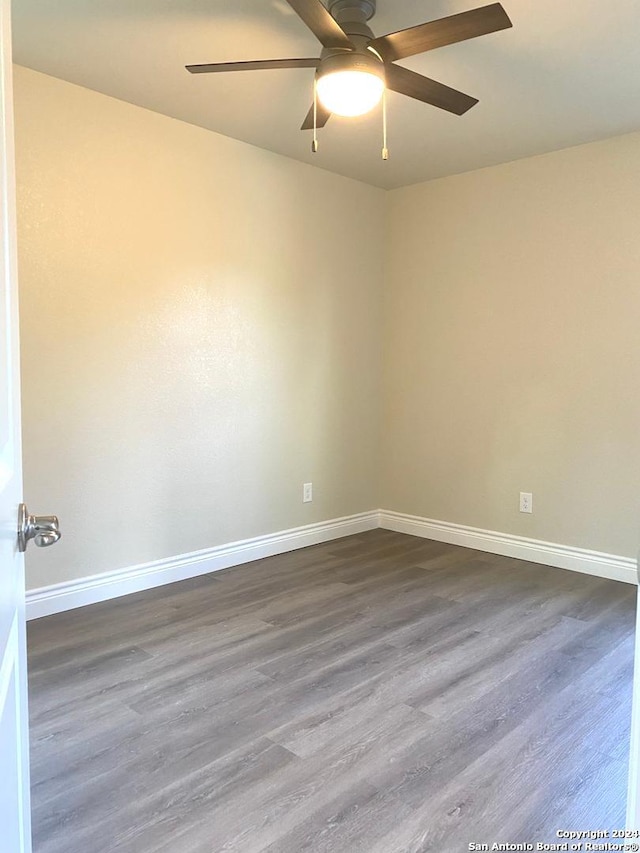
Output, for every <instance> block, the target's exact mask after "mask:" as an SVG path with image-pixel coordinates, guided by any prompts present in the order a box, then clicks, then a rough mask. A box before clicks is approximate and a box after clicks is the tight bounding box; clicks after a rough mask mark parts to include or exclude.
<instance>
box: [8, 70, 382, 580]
mask: <svg viewBox="0 0 640 853" xmlns="http://www.w3.org/2000/svg"><path fill="white" fill-rule="evenodd" d="M15 83H16V92H15V101H16V127H17V130H16V134H17V158H18V160H17V166H18V206H19V261H20V290H21V316H22V329H21V334H22V367H23V409H24V412H23V420H24V459H25V495H26V500H27V501H28V504H29V507H30V509H31V510H32V511H37V512H56V513H58V514H59V515H60V517H61V519H62V525H63V529H64V537H63V539H62V541H61V542H60V543H59V544H58V545H57V546H56V548H55V549H51V550H50V551H47V552H44V551H43V552H39V551H36V550H35V549H34V551H32V552H31V553H30V554H29V560H28V585H29V587H31V588H33V587H38V586H41V585H46V584H50V583H55V582H58V581H64V580H69V579H73V578H78V577H81V576H84V575H88V574H94V573H98V572H102V571H107V570H112V569H116V568H119V567H124V566H130V565H134V564H136V563H140V562H144V561H148V560H152V559H156V558H162V557H168V556H172V555H176V554H181V553H185V552H189V551H193V550H196V549H199V548H205V547H208V546H212V545H216V544H219V543H224V542H229V541H233V540H236V539H240V538H245V537H250V536H255V535H258V534H263V533H271V532H275V531H277V530H280V529H284V528H289V527H293V526H297V525H302V524H307V523H311V522H314V521H318V520H323V519H327V518H333V517H337V516H342V515H346V514H350V513H355V512H359V511H363V510H369V509H372V508H375V507H377V506H378V504H379V496H378V492H377V472H376V466H375V464H374V463H375V460H376V459H377V456H378V453H377V430H378V423H379V417H378V411H377V405H378V399H379V395H378V387H377V386H378V376H379V373H380V370H379V364H378V359H379V353H380V348H379V337H380V329H379V322H380V317H379V309H380V292H379V290H380V285H381V255H382V245H383V241H382V237H383V230H382V229H383V214H384V201H385V196H384V193H383V192H382V191H380V190H376V189H373V188H371V187H367V186H365V185H363V184H358V183H356V182H353V181H349V180H347V179H344V178H340V177H337V176H335V175H332V174H329V173H327V172H323V171H320V170H319V169H314V168H311V167H308V166H304V165H302V164H299V163H296V162H293V161H290V160H287V159H285V158H283V157H279V156H276V155H273V154H270V153H267V152H265V151H262V150H259V149H256V148H253V147H251V146H248V145H245V144H243V143H239V142H236V141H234V140H230V139H226V138H224V137H221V136H218V135H216V134H213V133H210V132H208V131H205V130H202V129H200V128H196V127H193V126H190V125H187V124H183V123H181V122H178V121H175V120H172V119H169V118H166V117H164V116H160V115H157V114H155V113H152V112H148V111H145V110H143V109H140V108H138V107H134V106H130V105H128V104H125V103H122V102H120V101H117V100H113V99H111V98H108V97H105V96H103V95H99V94H96V93H93V92H90V91H88V90H86V89H82V88H79V87H77V86H73V85H71V84H68V83H65V82H61V81H59V80H55V79H53V78H50V77H46V76H44V75H41V74H37V73H35V72H32V71H28V70H26V69H22V68H17V69H16V77H15ZM306 481H313V485H314V501H313V503H312V504H304V505H303V504H302V502H301V498H302V483H303V482H306Z"/></svg>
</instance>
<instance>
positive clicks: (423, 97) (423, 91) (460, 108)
mask: <svg viewBox="0 0 640 853" xmlns="http://www.w3.org/2000/svg"><path fill="white" fill-rule="evenodd" d="M386 75H387V88H388V89H391V90H392V91H394V92H399V93H400V94H401V95H408V96H409V97H410V98H416V99H417V100H418V101H424V103H425V104H431V105H432V106H434V107H439V108H440V109H441V110H447V111H448V112H450V113H455V115H457V116H461V115H462V114H463V113H466V112H467V110H470V109H471V107H473V106H475V105H476V104H477V103H478V99H477V98H472V97H471V96H470V95H465V94H464V92H458V90H457V89H451V88H449V86H445V85H444V83H438V82H437V81H436V80H431V79H430V78H429V77H423V76H422V74H416V73H415V71H409V69H408V68H402V67H401V66H400V65H387V66H386Z"/></svg>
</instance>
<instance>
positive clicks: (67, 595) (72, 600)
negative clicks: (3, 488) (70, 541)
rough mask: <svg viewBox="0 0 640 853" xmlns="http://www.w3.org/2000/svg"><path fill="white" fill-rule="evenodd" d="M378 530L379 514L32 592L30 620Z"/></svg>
mask: <svg viewBox="0 0 640 853" xmlns="http://www.w3.org/2000/svg"><path fill="white" fill-rule="evenodd" d="M376 527H378V511H377V510H372V511H371V512H361V513H358V514H357V515H349V516H346V517H344V518H335V519H332V520H331V521H321V522H318V523H317V524H308V525H305V526H304V527H294V528H292V529H291V530H282V531H280V532H278V533H271V534H269V535H267V536H255V537H254V538H253V539H243V540H241V541H239V542H231V543H229V544H227V545H219V546H217V547H215V548H206V549H204V550H203V551H193V552H192V553H190V554H182V555H180V556H178V557H169V558H167V559H165V560H154V561H153V562H151V563H143V564H141V565H139V566H131V567H129V568H126V569H118V570H117V571H114V572H106V573H104V574H100V575H92V576H91V577H84V578H81V579H80V580H75V581H68V582H66V583H58V584H52V585H51V586H46V587H41V588H40V589H32V590H30V591H28V592H27V619H39V618H40V617H42V616H51V615H52V614H53V613H61V612H62V611H64V610H73V609H74V608H75V607H84V605H86V604H96V603H97V602H99V601H107V600H108V599H111V598H118V597H119V596H121V595H129V593H132V592H140V591H141V590H145V589H152V588H153V587H156V586H162V585H163V584H168V583H174V582H175V581H181V580H185V579H186V578H193V577H197V576H198V575H206V574H209V572H217V571H220V570H221V569H228V568H230V567H231V566H239V565H241V564H242V563H249V562H251V561H252V560H260V559H262V558H263V557H272V556H274V555H275V554H284V553H285V552H287V551H295V550H296V549H297V548H306V547H307V546H308V545H318V544H319V543H320V542H328V541H330V540H332V539H340V538H342V537H343V536H352V535H353V534H354V533H364V532H365V531H367V530H374V529H375V528H376Z"/></svg>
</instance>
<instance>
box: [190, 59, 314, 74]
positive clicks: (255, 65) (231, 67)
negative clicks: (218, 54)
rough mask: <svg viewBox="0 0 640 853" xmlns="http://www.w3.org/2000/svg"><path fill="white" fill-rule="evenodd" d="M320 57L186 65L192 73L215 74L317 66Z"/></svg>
mask: <svg viewBox="0 0 640 853" xmlns="http://www.w3.org/2000/svg"><path fill="white" fill-rule="evenodd" d="M319 62H320V60H319V59H257V60H255V61H254V62H214V63H210V64H207V65H186V66H185V67H186V69H187V71H190V72H191V73H192V74H213V73H215V72H217V71H266V70H268V69H272V68H317V67H318V64H319Z"/></svg>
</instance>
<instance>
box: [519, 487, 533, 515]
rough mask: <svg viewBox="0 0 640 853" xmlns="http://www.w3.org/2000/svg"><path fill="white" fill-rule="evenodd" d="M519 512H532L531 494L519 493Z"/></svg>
mask: <svg viewBox="0 0 640 853" xmlns="http://www.w3.org/2000/svg"><path fill="white" fill-rule="evenodd" d="M520 512H533V495H532V494H531V492H520Z"/></svg>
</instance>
